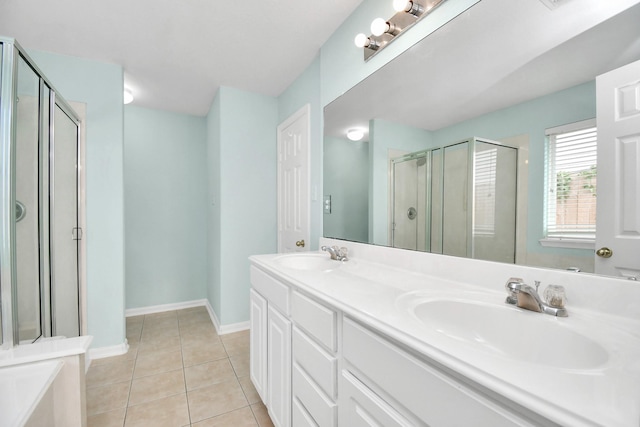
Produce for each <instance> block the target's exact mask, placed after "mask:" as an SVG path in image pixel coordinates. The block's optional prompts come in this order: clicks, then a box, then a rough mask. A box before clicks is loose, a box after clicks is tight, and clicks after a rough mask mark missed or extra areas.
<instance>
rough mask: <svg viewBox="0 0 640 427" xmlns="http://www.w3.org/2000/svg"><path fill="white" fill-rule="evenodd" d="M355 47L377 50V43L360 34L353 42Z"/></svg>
mask: <svg viewBox="0 0 640 427" xmlns="http://www.w3.org/2000/svg"><path fill="white" fill-rule="evenodd" d="M353 42H354V43H355V44H356V46H357V47H366V48H369V49H372V50H376V49H377V48H378V43H376V41H375V40H371V37H367V36H366V35H365V34H363V33H360V34H358V35H357V36H356V38H355V39H354V40H353Z"/></svg>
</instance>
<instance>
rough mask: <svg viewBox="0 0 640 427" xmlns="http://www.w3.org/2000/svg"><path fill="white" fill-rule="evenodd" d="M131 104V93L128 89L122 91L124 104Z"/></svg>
mask: <svg viewBox="0 0 640 427" xmlns="http://www.w3.org/2000/svg"><path fill="white" fill-rule="evenodd" d="M132 102H133V93H131V91H130V90H129V89H125V90H124V103H125V105H126V104H131V103H132Z"/></svg>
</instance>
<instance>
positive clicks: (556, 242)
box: [538, 237, 596, 250]
mask: <svg viewBox="0 0 640 427" xmlns="http://www.w3.org/2000/svg"><path fill="white" fill-rule="evenodd" d="M538 241H539V242H540V244H541V245H542V246H544V247H547V248H565V249H591V250H595V248H596V242H595V240H587V239H571V238H566V239H565V238H548V237H547V238H544V239H540V240H538Z"/></svg>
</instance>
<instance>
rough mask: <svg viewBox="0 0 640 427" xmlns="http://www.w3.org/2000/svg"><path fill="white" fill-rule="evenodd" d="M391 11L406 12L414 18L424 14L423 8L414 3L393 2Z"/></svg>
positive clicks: (398, 0)
mask: <svg viewBox="0 0 640 427" xmlns="http://www.w3.org/2000/svg"><path fill="white" fill-rule="evenodd" d="M393 9H394V10H395V11H396V12H407V13H410V14H411V15H414V16H420V15H422V14H423V13H424V7H422V5H420V4H419V3H418V2H415V1H411V0H409V1H407V0H394V1H393Z"/></svg>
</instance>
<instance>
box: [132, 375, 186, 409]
mask: <svg viewBox="0 0 640 427" xmlns="http://www.w3.org/2000/svg"><path fill="white" fill-rule="evenodd" d="M181 393H185V387H184V373H183V371H182V369H178V370H176V371H169V372H164V373H162V374H157V375H151V376H148V377H142V378H136V379H135V380H133V382H132V383H131V393H130V395H129V406H133V405H139V404H140V403H144V402H149V401H152V400H157V399H161V398H163V397H168V396H173V395H175V394H181Z"/></svg>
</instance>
